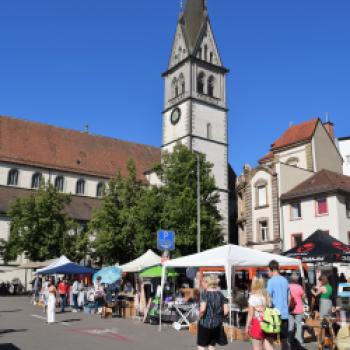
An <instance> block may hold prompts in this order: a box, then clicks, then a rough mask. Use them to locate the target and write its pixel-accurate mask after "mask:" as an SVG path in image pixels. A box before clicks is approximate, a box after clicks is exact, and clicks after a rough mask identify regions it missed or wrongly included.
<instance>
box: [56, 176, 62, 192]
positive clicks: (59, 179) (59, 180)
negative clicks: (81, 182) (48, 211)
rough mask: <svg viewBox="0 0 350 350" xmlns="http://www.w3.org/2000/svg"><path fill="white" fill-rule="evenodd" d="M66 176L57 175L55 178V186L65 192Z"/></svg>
mask: <svg viewBox="0 0 350 350" xmlns="http://www.w3.org/2000/svg"><path fill="white" fill-rule="evenodd" d="M63 184H64V178H63V176H57V177H56V179H55V188H56V190H57V191H58V192H63Z"/></svg>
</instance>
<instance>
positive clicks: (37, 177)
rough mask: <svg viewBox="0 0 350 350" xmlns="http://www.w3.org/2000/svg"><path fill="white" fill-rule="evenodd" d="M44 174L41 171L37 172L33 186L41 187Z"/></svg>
mask: <svg viewBox="0 0 350 350" xmlns="http://www.w3.org/2000/svg"><path fill="white" fill-rule="evenodd" d="M41 179H42V175H41V173H35V174H33V176H32V188H33V189H39V187H40V184H41Z"/></svg>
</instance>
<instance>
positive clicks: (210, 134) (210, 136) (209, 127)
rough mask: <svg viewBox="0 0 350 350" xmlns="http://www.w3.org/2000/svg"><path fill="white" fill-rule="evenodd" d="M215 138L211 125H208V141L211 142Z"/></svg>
mask: <svg viewBox="0 0 350 350" xmlns="http://www.w3.org/2000/svg"><path fill="white" fill-rule="evenodd" d="M212 137H213V135H212V126H211V124H210V123H207V139H208V140H211V139H212Z"/></svg>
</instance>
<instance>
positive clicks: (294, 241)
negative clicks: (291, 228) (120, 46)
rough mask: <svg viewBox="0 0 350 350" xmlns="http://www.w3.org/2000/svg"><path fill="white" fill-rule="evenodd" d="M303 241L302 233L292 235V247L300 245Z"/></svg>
mask: <svg viewBox="0 0 350 350" xmlns="http://www.w3.org/2000/svg"><path fill="white" fill-rule="evenodd" d="M302 241H303V234H302V233H295V234H293V235H292V248H294V247H296V246H298V245H299V244H300V243H301V242H302Z"/></svg>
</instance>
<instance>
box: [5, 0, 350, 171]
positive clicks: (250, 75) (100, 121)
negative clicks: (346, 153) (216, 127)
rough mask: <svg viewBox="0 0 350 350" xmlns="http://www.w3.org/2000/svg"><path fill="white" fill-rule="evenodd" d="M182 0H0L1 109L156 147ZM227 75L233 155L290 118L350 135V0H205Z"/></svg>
mask: <svg viewBox="0 0 350 350" xmlns="http://www.w3.org/2000/svg"><path fill="white" fill-rule="evenodd" d="M179 2H180V0H152V1H151V0H148V1H145V0H135V1H121V0H50V1H47V0H31V1H28V0H21V1H20V0H11V1H1V3H0V114H2V115H10V116H16V117H21V118H24V119H28V120H33V121H40V122H45V123H49V124H54V125H57V126H63V127H67V128H72V129H77V130H83V128H84V124H85V123H86V122H87V123H88V124H89V127H90V131H91V132H92V133H94V134H101V135H107V136H112V137H116V138H120V139H125V140H130V141H135V142H139V143H146V144H151V145H155V146H160V143H161V111H162V107H163V81H162V78H161V76H160V74H161V73H162V72H163V71H164V70H165V69H166V66H167V63H168V59H169V55H170V49H171V45H172V40H173V35H174V32H175V27H176V21H177V18H178V13H179ZM208 4H209V14H210V18H211V22H212V25H213V29H214V33H215V37H216V39H217V42H218V46H219V50H220V53H221V56H222V59H223V61H224V64H225V65H226V66H227V67H228V68H229V69H230V74H229V77H228V100H229V108H230V114H229V144H230V156H229V158H230V163H231V164H232V165H233V167H234V169H235V170H236V172H240V171H241V169H242V166H243V164H244V163H250V164H255V163H256V161H257V159H258V158H259V157H261V156H262V155H264V154H265V153H266V152H267V150H268V148H269V145H270V144H271V143H272V141H273V140H274V139H275V138H276V137H278V136H279V135H280V134H281V133H282V132H283V131H284V130H285V129H286V128H287V127H288V124H289V123H290V122H293V123H294V124H296V123H299V122H301V121H303V120H308V119H311V118H312V117H314V116H319V117H321V118H324V116H325V113H326V112H327V113H328V114H329V117H330V120H331V121H333V122H334V123H335V130H336V134H337V136H348V135H350V21H349V18H350V1H349V0H264V1H262V0H244V1H243V0H240V1H238V0H215V1H214V0H208Z"/></svg>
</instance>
